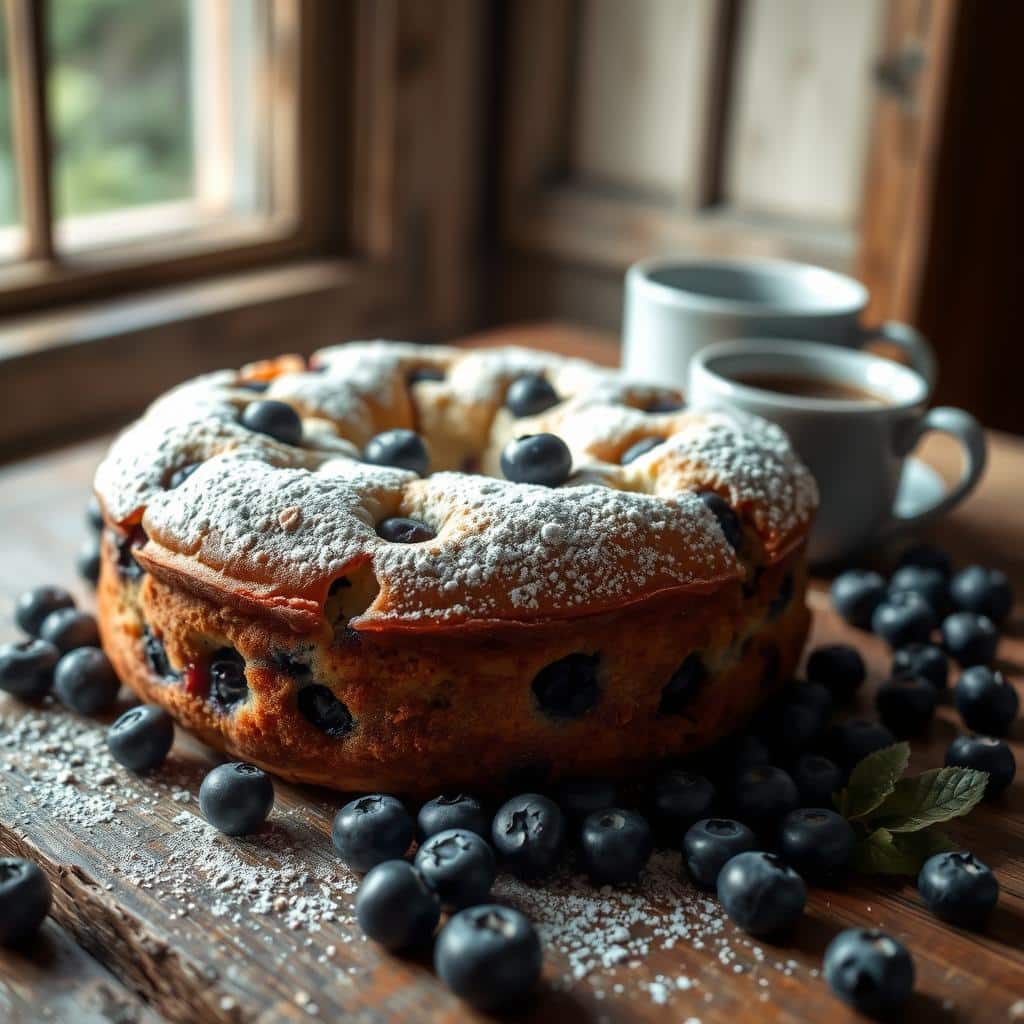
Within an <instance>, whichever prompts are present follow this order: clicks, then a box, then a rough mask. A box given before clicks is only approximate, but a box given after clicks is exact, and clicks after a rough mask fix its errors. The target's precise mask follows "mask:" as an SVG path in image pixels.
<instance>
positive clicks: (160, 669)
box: [142, 626, 179, 682]
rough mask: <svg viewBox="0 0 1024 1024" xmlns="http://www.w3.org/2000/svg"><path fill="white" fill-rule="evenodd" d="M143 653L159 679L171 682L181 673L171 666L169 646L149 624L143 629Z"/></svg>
mask: <svg viewBox="0 0 1024 1024" xmlns="http://www.w3.org/2000/svg"><path fill="white" fill-rule="evenodd" d="M142 653H143V655H144V656H145V659H146V664H147V665H148V666H149V669H150V671H151V672H152V673H153V675H155V676H156V677H157V678H158V679H161V680H163V681H165V682H169V681H171V680H174V679H177V678H178V676H179V674H178V673H177V672H175V671H174V669H173V668H172V667H171V662H170V659H169V658H168V657H167V648H165V647H164V645H163V643H162V642H161V641H160V638H159V637H158V636H157V635H156V634H155V633H154V632H153V631H152V630H151V629H150V628H149V627H148V626H144V627H143V630H142Z"/></svg>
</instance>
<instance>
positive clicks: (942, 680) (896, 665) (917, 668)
mask: <svg viewBox="0 0 1024 1024" xmlns="http://www.w3.org/2000/svg"><path fill="white" fill-rule="evenodd" d="M892 674H893V675H894V676H917V677H918V678H919V679H926V680H927V681H928V682H929V683H931V685H932V686H933V687H934V688H935V692H936V694H943V693H945V692H946V688H947V687H948V686H949V660H948V659H947V658H946V654H945V652H944V651H943V650H942V648H941V647H938V646H936V645H935V644H907V646H906V647H899V648H897V649H896V650H895V651H893V653H892Z"/></svg>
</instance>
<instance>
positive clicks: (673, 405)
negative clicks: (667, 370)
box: [644, 393, 686, 413]
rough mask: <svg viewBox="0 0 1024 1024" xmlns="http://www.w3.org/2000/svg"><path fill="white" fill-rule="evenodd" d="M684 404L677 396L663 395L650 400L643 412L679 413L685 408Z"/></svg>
mask: <svg viewBox="0 0 1024 1024" xmlns="http://www.w3.org/2000/svg"><path fill="white" fill-rule="evenodd" d="M685 404H686V403H685V402H683V400H682V398H680V397H679V395H678V393H677V394H663V395H660V396H659V397H657V398H654V399H652V400H651V401H650V402H648V403H647V405H645V406H644V412H648V413H661V412H679V410H680V409H682V408H684V407H685Z"/></svg>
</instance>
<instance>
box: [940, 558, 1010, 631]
mask: <svg viewBox="0 0 1024 1024" xmlns="http://www.w3.org/2000/svg"><path fill="white" fill-rule="evenodd" d="M949 592H950V595H951V596H952V598H953V604H954V606H955V607H957V608H959V609H960V610H961V611H965V612H975V613H976V614H978V615H987V616H988V617H989V618H990V619H991V620H992V621H993V622H994V623H995V624H996V625H999V624H1000V623H1002V621H1003V620H1004V619H1005V618H1006V616H1007V615H1009V614H1010V609H1011V608H1012V607H1013V587H1011V586H1010V581H1009V579H1008V578H1007V575H1006V573H1004V572H1000V571H999V570H998V569H986V568H985V567H984V566H981V565H970V566H968V567H967V568H966V569H964V570H962V571H961V572H958V573H957V574H956V575H955V576H954V577H953V582H952V583H950V585H949Z"/></svg>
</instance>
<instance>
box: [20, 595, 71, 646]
mask: <svg viewBox="0 0 1024 1024" xmlns="http://www.w3.org/2000/svg"><path fill="white" fill-rule="evenodd" d="M74 607H75V599H74V598H73V597H72V596H71V595H70V594H69V593H68V592H67V591H66V590H65V589H64V588H63V587H36V588H35V590H27V591H25V593H23V594H21V595H19V597H18V600H17V601H16V602H15V604H14V621H15V622H17V623H18V626H19V627H20V628H21V629H22V630H24V631H25V632H26V633H27V634H28V635H29V636H39V630H40V629H41V628H42V625H43V620H44V619H45V618H46V617H47V616H48V615H49V614H50V613H51V612H56V611H60V610H61V609H62V608H74Z"/></svg>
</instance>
